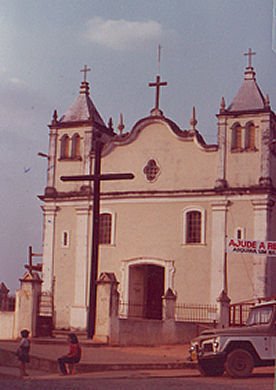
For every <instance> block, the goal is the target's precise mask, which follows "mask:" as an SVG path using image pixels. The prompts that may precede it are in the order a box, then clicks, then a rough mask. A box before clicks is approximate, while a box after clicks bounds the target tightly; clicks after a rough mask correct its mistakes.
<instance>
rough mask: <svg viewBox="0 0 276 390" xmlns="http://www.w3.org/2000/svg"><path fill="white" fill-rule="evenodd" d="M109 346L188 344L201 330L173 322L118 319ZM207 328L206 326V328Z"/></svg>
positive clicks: (192, 325) (195, 326)
mask: <svg viewBox="0 0 276 390" xmlns="http://www.w3.org/2000/svg"><path fill="white" fill-rule="evenodd" d="M118 322H119V323H118V329H117V332H118V334H117V335H116V334H113V335H112V336H113V337H111V340H110V343H111V344H119V345H162V344H163V345H164V344H183V343H188V342H190V340H191V339H192V338H194V337H195V336H197V335H198V334H199V333H200V331H201V330H202V329H201V328H203V327H201V326H200V325H199V324H197V323H191V322H190V323H189V322H176V321H174V320H161V321H159V320H149V319H147V320H145V319H130V318H129V319H119V321H118ZM206 327H208V326H206Z"/></svg>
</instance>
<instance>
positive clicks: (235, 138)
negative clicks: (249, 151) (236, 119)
mask: <svg viewBox="0 0 276 390" xmlns="http://www.w3.org/2000/svg"><path fill="white" fill-rule="evenodd" d="M231 149H232V150H242V127H241V125H240V124H239V123H236V124H235V125H234V126H233V127H232V145H231Z"/></svg>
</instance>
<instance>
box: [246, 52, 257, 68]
mask: <svg viewBox="0 0 276 390" xmlns="http://www.w3.org/2000/svg"><path fill="white" fill-rule="evenodd" d="M255 54H256V53H255V52H254V51H252V49H251V48H250V49H248V52H247V53H244V55H245V56H248V66H247V68H252V56H254V55H255Z"/></svg>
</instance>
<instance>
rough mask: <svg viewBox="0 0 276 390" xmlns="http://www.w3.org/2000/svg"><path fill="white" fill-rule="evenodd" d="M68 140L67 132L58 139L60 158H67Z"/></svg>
mask: <svg viewBox="0 0 276 390" xmlns="http://www.w3.org/2000/svg"><path fill="white" fill-rule="evenodd" d="M69 142H70V139H69V136H68V135H67V134H64V135H63V136H62V137H61V140H60V158H61V159H66V158H69Z"/></svg>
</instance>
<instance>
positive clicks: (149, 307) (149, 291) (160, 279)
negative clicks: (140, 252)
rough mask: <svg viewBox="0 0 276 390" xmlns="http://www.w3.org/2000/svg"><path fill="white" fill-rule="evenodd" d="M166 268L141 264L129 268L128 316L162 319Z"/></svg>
mask: <svg viewBox="0 0 276 390" xmlns="http://www.w3.org/2000/svg"><path fill="white" fill-rule="evenodd" d="M164 275H165V272H164V267H162V266H159V265H154V264H139V265H132V266H130V267H129V288H128V291H129V299H128V316H129V317H140V318H149V319H162V296H163V295H164Z"/></svg>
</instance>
